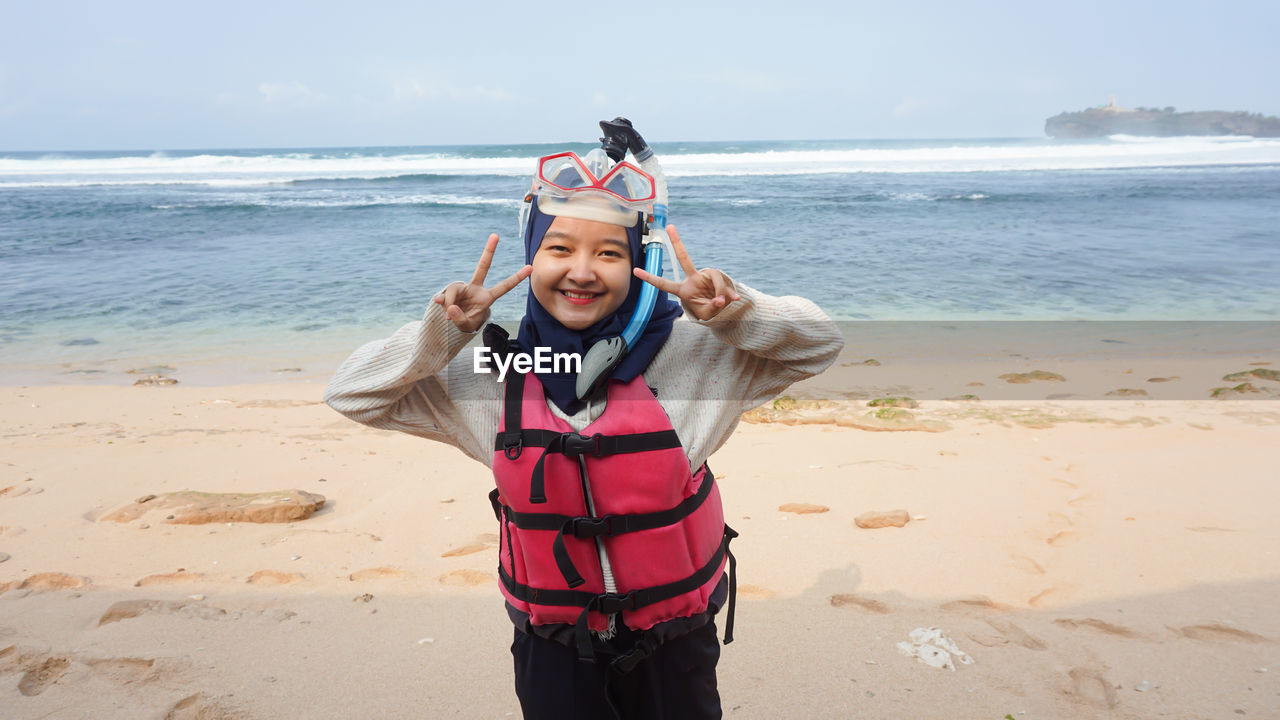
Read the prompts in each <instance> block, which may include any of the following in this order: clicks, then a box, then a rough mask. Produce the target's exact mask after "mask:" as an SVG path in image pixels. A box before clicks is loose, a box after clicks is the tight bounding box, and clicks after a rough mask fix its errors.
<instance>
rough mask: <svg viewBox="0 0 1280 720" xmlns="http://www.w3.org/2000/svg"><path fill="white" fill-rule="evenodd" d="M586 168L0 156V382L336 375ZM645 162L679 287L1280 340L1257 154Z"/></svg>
mask: <svg viewBox="0 0 1280 720" xmlns="http://www.w3.org/2000/svg"><path fill="white" fill-rule="evenodd" d="M590 147H591V146H590V145H587V144H576V145H575V144H546V145H487V146H423V147H370V148H311V149H307V148H295V149H285V150H272V149H263V150H204V151H150V150H148V151H142V152H47V153H16V152H10V153H2V152H0V268H2V269H3V272H0V382H5V383H8V384H12V383H14V382H28V381H32V378H39V377H50V376H57V375H60V376H62V377H64V378H69V379H70V380H72V381H78V380H82V379H84V378H88V379H89V380H92V376H94V375H99V376H103V377H106V376H110V375H113V374H115V373H119V372H122V371H123V370H125V369H127V368H138V367H142V366H145V365H146V364H149V363H153V364H155V363H159V364H170V365H174V364H177V365H183V364H189V363H195V362H199V363H203V364H206V365H209V364H213V365H218V366H219V367H221V368H223V369H224V371H226V372H224V374H223V376H222V377H224V378H225V377H228V376H233V377H236V378H239V379H252V378H254V377H257V376H258V375H263V374H267V373H272V372H277V371H283V370H292V369H293V367H292V366H293V365H299V364H306V363H307V362H309V361H310V360H311V359H314V358H319V357H324V358H330V357H338V358H339V359H340V357H341V355H342V354H343V353H344V352H346V351H349V350H350V349H351V348H353V347H354V346H355V344H358V342H360V341H361V340H369V339H373V338H376V337H379V336H385V335H387V334H389V333H390V332H392V331H393V330H394V329H395V328H397V327H399V326H400V325H402V324H403V323H405V322H408V321H411V320H415V319H418V318H420V317H421V314H422V311H423V309H424V308H425V306H426V304H427V302H428V301H429V300H430V298H431V296H432V295H433V294H434V293H435V292H436V291H437V290H439V289H440V288H441V287H442V286H444V285H445V284H447V283H449V282H451V281H453V280H465V279H467V278H469V277H470V275H471V272H472V270H473V269H474V267H475V263H476V260H477V259H478V257H479V255H480V251H481V249H482V247H483V245H484V241H485V238H486V237H487V236H488V234H489V233H491V232H497V233H498V234H499V235H500V236H501V237H502V242H501V244H500V246H499V250H498V256H497V259H496V261H495V263H494V269H493V271H492V272H491V277H490V280H491V281H492V280H495V279H497V278H500V277H503V276H505V274H506V273H509V272H513V271H514V270H515V269H516V268H517V267H519V265H520V264H521V259H522V251H521V248H520V242H519V239H518V238H517V237H516V224H517V215H518V211H519V204H520V199H521V197H522V196H523V193H524V192H525V191H526V190H527V188H528V185H529V181H530V173H531V172H532V169H533V166H534V159H535V158H537V157H538V156H540V155H544V154H549V153H551V152H556V151H560V150H562V149H573V150H577V151H578V152H585V151H586V150H587V149H589V148H590ZM654 147H655V150H656V151H657V153H658V157H659V159H660V160H661V161H662V163H663V167H664V168H665V170H666V174H667V176H668V179H669V183H670V194H671V203H670V206H671V222H672V223H674V224H675V225H677V227H678V228H679V229H680V232H681V236H682V238H683V239H684V241H685V243H686V245H687V247H688V248H689V251H690V254H691V256H692V257H693V259H694V261H695V262H696V263H697V264H698V265H699V266H711V267H718V268H721V269H723V270H725V271H726V272H727V273H728V274H729V275H731V276H732V277H733V278H734V279H735V280H737V281H740V282H744V283H746V284H748V285H750V286H752V287H754V288H757V289H759V290H762V291H764V292H768V293H772V294H799V295H804V296H806V297H809V298H810V299H812V300H814V301H815V302H816V303H818V305H820V306H821V307H822V308H823V309H824V310H826V312H827V313H828V314H830V315H831V316H832V317H834V318H836V319H839V320H846V321H890V320H893V321H929V322H933V321H945V322H956V321H1010V320H1020V321H1055V322H1058V321H1075V320H1092V321H1119V322H1133V321H1141V322H1146V321H1204V322H1208V321H1213V322H1217V321H1275V320H1278V319H1280V140H1274V139H1270V140H1265V139H1253V138H1137V137H1125V136H1114V137H1111V138H1107V139H1101V140H1089V141H1053V140H1047V139H990V140H865V141H857V140H839V141H803V142H800V141H761V142H699V143H662V142H659V143H655V145H654ZM523 306H524V293H523V292H522V291H520V290H517V291H516V292H513V293H511V294H510V295H508V296H507V297H506V298H504V299H503V300H502V301H501V303H500V304H499V306H498V307H497V308H496V313H495V315H496V316H497V317H498V318H500V319H504V320H508V321H514V320H516V319H518V318H519V316H520V314H521V313H522V309H523ZM1267 325H1269V323H1265V322H1264V323H1263V326H1264V327H1265V326H1267ZM308 369H309V370H314V371H315V372H317V373H320V372H321V371H327V370H329V369H331V367H327V366H326V367H324V368H317V367H312V368H308ZM227 373H230V375H227ZM255 373H256V375H255ZM70 376H80V377H79V378H72V377H70Z"/></svg>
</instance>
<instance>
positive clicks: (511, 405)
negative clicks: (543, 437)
mask: <svg viewBox="0 0 1280 720" xmlns="http://www.w3.org/2000/svg"><path fill="white" fill-rule="evenodd" d="M503 393H504V394H503V401H502V403H503V405H502V430H500V431H499V432H498V440H497V443H496V445H497V447H495V448H494V450H501V451H502V452H503V453H504V454H505V455H506V456H507V459H508V460H516V459H518V458H519V457H520V452H521V447H520V445H521V441H522V440H523V439H524V437H523V434H522V433H521V432H520V411H521V409H522V408H523V407H524V373H513V374H512V376H511V377H510V378H508V379H507V386H506V388H504V391H503Z"/></svg>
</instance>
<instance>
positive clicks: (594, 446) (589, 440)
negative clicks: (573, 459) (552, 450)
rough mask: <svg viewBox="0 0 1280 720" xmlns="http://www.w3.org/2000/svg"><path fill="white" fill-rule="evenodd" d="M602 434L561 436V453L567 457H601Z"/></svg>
mask: <svg viewBox="0 0 1280 720" xmlns="http://www.w3.org/2000/svg"><path fill="white" fill-rule="evenodd" d="M600 436H601V435H600V433H596V434H595V435H579V434H578V433H565V434H563V435H561V436H560V452H562V453H564V454H565V455H594V456H595V457H600Z"/></svg>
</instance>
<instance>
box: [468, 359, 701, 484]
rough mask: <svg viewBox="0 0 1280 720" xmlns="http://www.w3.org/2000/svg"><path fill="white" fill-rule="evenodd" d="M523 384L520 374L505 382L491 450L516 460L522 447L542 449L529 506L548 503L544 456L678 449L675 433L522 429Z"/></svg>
mask: <svg viewBox="0 0 1280 720" xmlns="http://www.w3.org/2000/svg"><path fill="white" fill-rule="evenodd" d="M524 382H525V375H524V374H523V373H515V375H514V376H513V377H512V378H511V379H509V380H507V386H506V388H504V390H503V410H502V430H500V431H499V432H498V435H497V437H496V438H495V439H494V447H493V449H494V451H495V452H497V451H501V452H502V454H504V455H506V457H507V459H508V460H517V459H519V457H520V455H521V453H522V452H523V451H524V448H525V446H528V447H540V448H545V450H543V453H542V456H541V457H539V458H538V462H537V464H535V465H534V466H533V477H532V478H531V479H530V481H529V502H530V503H533V504H535V505H540V504H542V503H545V502H546V501H547V490H546V478H545V476H544V473H543V466H544V465H545V464H546V460H547V453H553V452H554V453H560V454H562V455H566V456H570V457H577V456H579V455H594V456H595V457H602V456H605V455H621V454H624V453H634V452H646V451H649V450H669V449H671V448H678V447H681V445H680V438H679V436H677V435H676V431H675V430H658V431H656V432H647V433H633V434H629V435H602V434H600V433H596V434H595V435H581V434H579V433H575V432H567V433H566V432H557V431H555V430H546V429H541V428H529V429H522V428H521V427H520V419H521V418H520V414H521V411H522V409H523V406H524Z"/></svg>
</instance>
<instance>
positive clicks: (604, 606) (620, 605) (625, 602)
mask: <svg viewBox="0 0 1280 720" xmlns="http://www.w3.org/2000/svg"><path fill="white" fill-rule="evenodd" d="M597 598H599V600H598V602H597V603H596V608H597V609H598V610H599V611H600V612H602V613H604V614H605V615H612V614H614V613H616V612H622V611H623V610H635V609H636V592H635V590H632V591H631V592H629V593H627V594H625V595H619V594H618V593H604V594H603V595H598V596H597Z"/></svg>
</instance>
